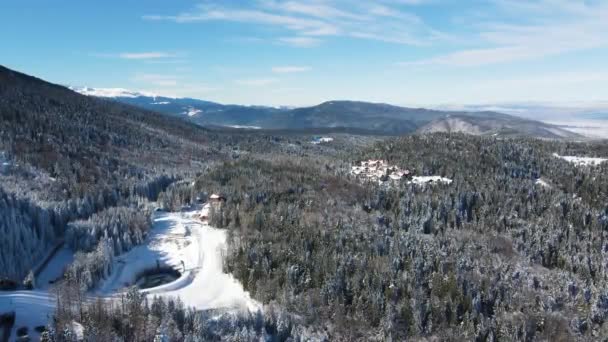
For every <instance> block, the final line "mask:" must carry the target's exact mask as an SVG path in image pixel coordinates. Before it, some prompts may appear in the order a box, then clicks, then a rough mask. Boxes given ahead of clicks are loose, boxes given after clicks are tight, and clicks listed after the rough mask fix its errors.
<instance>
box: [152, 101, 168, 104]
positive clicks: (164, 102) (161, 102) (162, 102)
mask: <svg viewBox="0 0 608 342" xmlns="http://www.w3.org/2000/svg"><path fill="white" fill-rule="evenodd" d="M170 103H171V102H169V101H160V102H152V103H150V104H153V105H168V104H170Z"/></svg>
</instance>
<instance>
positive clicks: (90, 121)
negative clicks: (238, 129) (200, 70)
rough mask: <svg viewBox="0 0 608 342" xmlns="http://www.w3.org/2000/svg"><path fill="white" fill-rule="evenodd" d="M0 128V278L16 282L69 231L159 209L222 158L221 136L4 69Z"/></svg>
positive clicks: (0, 82) (1, 71)
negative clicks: (167, 193)
mask: <svg viewBox="0 0 608 342" xmlns="http://www.w3.org/2000/svg"><path fill="white" fill-rule="evenodd" d="M0 122H1V126H0V152H1V155H2V159H3V160H2V162H3V167H2V170H0V171H1V172H0V179H1V188H0V199H1V200H0V210H1V212H0V215H1V216H2V217H3V218H4V219H3V220H1V221H0V232H1V238H0V239H2V245H1V246H2V248H0V278H4V277H8V278H10V279H13V280H16V281H19V280H20V279H22V278H23V277H24V276H25V274H26V273H27V272H28V271H29V270H30V269H31V268H32V267H33V266H34V265H35V264H36V263H37V261H39V260H40V259H41V258H42V257H43V256H44V254H45V253H46V252H47V251H48V250H49V249H50V247H51V246H53V245H54V244H56V243H57V242H58V241H61V239H62V238H63V235H64V233H65V231H66V225H67V223H68V222H70V221H72V220H75V219H87V218H88V217H89V216H90V215H92V214H94V213H95V212H98V211H101V210H104V209H105V208H108V207H115V206H132V205H137V202H138V200H137V199H138V198H143V199H148V200H154V199H155V198H156V197H157V196H158V194H159V193H160V192H161V191H162V190H164V189H165V188H166V187H167V186H168V185H169V184H171V183H172V182H173V181H174V180H175V179H177V178H181V177H183V176H184V175H187V174H189V173H193V172H194V170H196V169H198V168H200V167H201V165H203V164H204V163H206V162H207V161H208V160H210V159H211V158H210V156H216V157H217V156H219V155H220V153H219V152H218V150H217V148H216V147H215V146H221V145H219V144H218V143H216V141H217V139H214V137H217V134H212V133H209V132H207V131H205V130H203V129H201V128H200V127H197V126H195V125H193V124H191V123H188V122H185V121H181V120H175V119H172V118H168V117H165V116H163V115H161V114H157V113H154V112H149V111H144V110H141V109H137V108H135V107H130V106H126V105H121V104H117V103H113V102H108V101H104V100H100V99H96V98H90V97H86V96H82V95H79V94H77V93H74V92H72V91H70V90H69V89H67V88H64V87H62V86H58V85H54V84H50V83H47V82H44V81H42V80H39V79H36V78H33V77H30V76H27V75H24V74H21V73H18V72H15V71H12V70H9V69H6V68H3V67H0ZM140 202H141V201H140ZM98 238H100V236H97V237H96V239H98Z"/></svg>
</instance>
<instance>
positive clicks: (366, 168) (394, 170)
mask: <svg viewBox="0 0 608 342" xmlns="http://www.w3.org/2000/svg"><path fill="white" fill-rule="evenodd" d="M357 164H358V165H353V166H352V168H351V173H352V174H353V175H355V176H357V177H359V178H362V179H368V180H372V181H377V182H380V183H383V182H387V181H395V182H396V181H400V180H403V179H409V178H411V176H412V174H411V172H410V171H409V170H403V169H400V168H399V167H397V166H391V165H389V164H388V163H387V162H386V161H384V160H374V159H370V160H367V161H360V162H358V163H357Z"/></svg>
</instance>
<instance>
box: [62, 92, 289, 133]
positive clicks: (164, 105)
mask: <svg viewBox="0 0 608 342" xmlns="http://www.w3.org/2000/svg"><path fill="white" fill-rule="evenodd" d="M69 88H70V89H71V90H73V91H75V92H78V93H80V94H83V95H87V96H96V97H103V98H109V99H113V100H115V101H118V102H122V103H127V104H130V105H133V106H137V107H142V108H145V109H150V110H153V111H156V112H161V113H165V114H170V115H173V116H181V117H185V118H187V119H189V120H191V121H193V122H195V123H197V124H200V125H204V126H227V127H234V126H251V127H256V126H261V123H262V122H266V121H268V120H269V118H270V116H272V115H274V114H276V113H279V112H283V111H287V110H288V109H287V108H274V107H264V106H242V105H224V104H220V103H216V102H211V101H205V100H198V99H192V98H173V97H168V96H159V95H156V94H151V93H147V92H140V91H132V90H128V89H123V88H91V87H69Z"/></svg>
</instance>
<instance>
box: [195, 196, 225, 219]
mask: <svg viewBox="0 0 608 342" xmlns="http://www.w3.org/2000/svg"><path fill="white" fill-rule="evenodd" d="M224 202H226V197H224V196H222V195H219V194H212V195H211V196H209V200H208V201H207V203H205V204H204V205H203V209H202V210H201V212H200V215H199V219H200V220H201V221H208V220H209V210H210V209H211V207H213V209H214V210H219V209H220V207H221V206H222V204H224Z"/></svg>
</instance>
